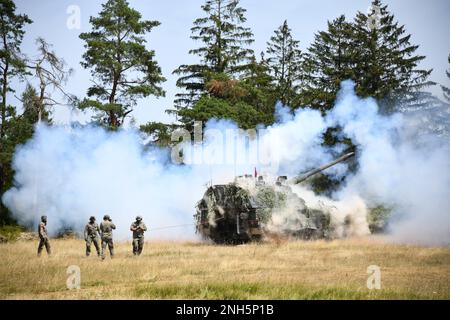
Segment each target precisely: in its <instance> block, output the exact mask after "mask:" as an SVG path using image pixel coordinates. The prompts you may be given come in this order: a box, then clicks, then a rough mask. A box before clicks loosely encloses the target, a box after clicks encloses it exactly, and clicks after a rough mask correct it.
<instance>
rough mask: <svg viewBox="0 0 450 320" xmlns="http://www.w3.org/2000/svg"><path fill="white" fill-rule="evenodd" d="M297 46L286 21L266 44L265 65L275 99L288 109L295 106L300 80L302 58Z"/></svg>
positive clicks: (297, 42)
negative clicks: (273, 88) (270, 78)
mask: <svg viewBox="0 0 450 320" xmlns="http://www.w3.org/2000/svg"><path fill="white" fill-rule="evenodd" d="M299 44H300V42H299V41H297V40H294V39H293V37H292V33H291V29H290V28H289V26H288V24H287V21H284V23H283V25H282V26H280V27H279V28H278V29H277V30H275V35H274V36H272V37H271V38H270V41H269V42H268V43H267V50H266V54H267V58H266V60H265V63H266V64H267V66H268V70H269V74H270V76H271V77H272V84H273V85H274V87H275V98H276V100H278V101H280V102H281V103H282V104H283V105H286V106H290V107H296V106H297V105H296V104H297V102H298V101H296V98H297V95H298V93H299V89H300V85H301V80H302V71H303V70H302V59H303V56H302V52H301V50H300V49H299Z"/></svg>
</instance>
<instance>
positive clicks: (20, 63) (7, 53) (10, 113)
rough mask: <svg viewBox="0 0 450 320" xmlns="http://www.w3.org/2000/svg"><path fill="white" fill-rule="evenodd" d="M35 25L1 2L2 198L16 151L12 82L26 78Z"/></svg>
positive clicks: (3, 216)
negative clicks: (27, 46)
mask: <svg viewBox="0 0 450 320" xmlns="http://www.w3.org/2000/svg"><path fill="white" fill-rule="evenodd" d="M30 23H32V21H31V19H30V18H28V16H27V15H24V14H17V13H16V5H15V4H14V1H11V0H0V42H1V47H0V87H1V89H0V90H1V102H0V146H1V147H0V198H1V197H2V196H3V192H4V191H5V190H6V188H7V186H8V185H7V183H8V181H11V179H12V169H11V159H12V153H13V150H14V148H15V143H14V141H15V140H14V136H13V135H12V132H11V130H13V129H14V128H15V126H14V121H13V120H14V117H15V109H14V107H12V106H10V105H8V102H7V94H8V93H9V92H14V90H13V89H12V88H11V87H10V81H11V79H12V78H14V77H22V76H24V75H25V74H26V65H25V59H24V57H23V55H22V53H21V51H20V45H21V43H22V40H23V36H24V34H25V30H24V27H25V26H26V25H27V24H30ZM7 220H8V216H7V209H6V208H5V207H3V204H2V203H1V201H0V222H2V223H3V222H5V221H7Z"/></svg>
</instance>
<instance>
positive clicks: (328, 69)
mask: <svg viewBox="0 0 450 320" xmlns="http://www.w3.org/2000/svg"><path fill="white" fill-rule="evenodd" d="M353 55H354V48H353V45H352V26H351V24H350V23H349V22H347V21H346V18H345V16H344V15H341V16H339V17H338V18H336V19H335V20H333V21H328V28H327V30H326V31H320V32H318V33H317V34H315V37H314V42H313V43H312V44H311V46H310V47H309V48H308V52H307V53H306V54H305V61H304V64H303V72H304V79H305V88H304V89H303V90H302V92H301V100H302V104H303V105H309V106H311V107H313V108H316V109H320V110H322V111H323V112H324V111H326V110H329V109H331V108H332V106H333V103H334V101H335V99H336V94H337V92H338V91H339V88H340V84H341V81H343V80H346V79H354V77H355V75H354V64H353V62H352V59H353Z"/></svg>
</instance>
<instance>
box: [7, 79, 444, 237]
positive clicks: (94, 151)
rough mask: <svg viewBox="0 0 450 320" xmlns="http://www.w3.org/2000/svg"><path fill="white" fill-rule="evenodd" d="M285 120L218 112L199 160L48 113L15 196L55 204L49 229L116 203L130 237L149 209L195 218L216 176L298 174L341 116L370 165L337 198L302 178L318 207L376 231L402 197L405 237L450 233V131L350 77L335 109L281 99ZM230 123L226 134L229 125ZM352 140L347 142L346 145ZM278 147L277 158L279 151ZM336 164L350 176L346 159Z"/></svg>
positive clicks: (169, 220) (25, 157)
mask: <svg viewBox="0 0 450 320" xmlns="http://www.w3.org/2000/svg"><path fill="white" fill-rule="evenodd" d="M277 113H278V118H279V119H280V120H279V122H278V123H276V124H274V125H272V126H270V127H268V128H265V129H264V130H260V131H259V139H257V140H254V139H253V140H252V138H248V137H249V136H252V133H250V134H249V133H248V132H239V131H238V130H237V126H236V125H235V124H233V123H231V122H230V121H214V120H213V121H210V122H209V123H208V124H207V125H206V130H207V131H206V132H205V137H206V139H207V140H206V141H205V143H204V145H203V147H198V146H197V147H195V148H189V146H190V144H189V143H188V144H185V145H184V147H185V149H184V151H185V152H184V154H185V156H186V160H187V163H192V164H191V165H182V166H180V165H175V164H173V163H171V161H170V159H169V155H170V152H168V151H167V150H161V149H150V150H149V149H145V148H144V147H143V144H142V141H141V139H140V137H139V135H138V133H136V132H135V131H133V130H121V131H118V132H106V131H104V130H103V129H101V128H94V127H82V128H65V127H57V126H53V127H47V126H45V125H39V126H38V127H37V128H36V133H35V135H34V137H33V138H32V139H31V140H30V141H28V142H27V143H26V144H25V145H23V146H21V147H19V148H18V149H17V152H16V155H15V158H14V169H15V171H16V176H15V185H16V187H14V188H12V189H11V190H9V191H8V192H7V193H6V194H5V195H4V197H3V199H2V200H3V202H4V203H5V205H6V206H8V208H9V209H10V210H11V211H12V212H13V214H14V217H15V218H17V219H18V220H19V222H21V223H24V224H28V225H30V224H32V225H36V224H37V222H38V219H39V216H40V215H41V214H46V215H48V218H49V229H50V231H53V232H55V231H56V230H57V229H59V228H61V227H62V226H67V227H72V228H75V229H77V230H82V228H83V225H84V224H85V223H86V222H87V219H88V217H89V216H91V215H95V216H96V217H97V220H100V218H101V217H102V216H103V215H104V214H109V215H111V217H112V219H113V221H114V222H115V223H116V224H117V226H118V230H117V235H118V236H119V237H120V238H122V239H125V238H128V237H129V236H130V234H129V230H128V228H129V226H130V224H131V222H132V221H133V220H134V217H135V216H136V215H138V214H140V215H142V216H143V217H144V221H145V222H146V224H147V226H148V227H149V228H152V227H153V228H159V227H165V226H172V225H183V224H193V217H192V215H193V214H194V213H195V205H196V203H197V201H198V200H200V199H201V197H202V195H203V192H204V191H205V189H206V188H205V185H206V183H208V182H212V183H214V184H216V183H228V182H232V181H233V179H234V177H235V175H239V174H244V173H248V174H252V173H253V170H254V168H255V167H256V168H257V169H258V172H259V173H267V174H270V175H275V174H284V175H290V176H292V175H295V174H297V173H299V172H302V171H305V170H307V169H311V168H312V167H314V166H318V165H321V164H324V163H326V162H328V161H330V160H331V159H332V158H333V156H332V155H331V152H330V151H331V150H329V149H326V148H325V147H323V146H322V145H321V141H322V135H323V134H324V132H325V130H326V128H327V127H328V126H336V125H339V126H341V127H342V133H343V134H345V135H347V136H348V137H350V138H351V139H352V141H353V142H354V143H355V144H356V145H357V148H358V152H357V157H358V164H359V168H358V171H357V172H356V173H355V174H353V175H351V176H349V177H348V178H347V183H346V185H345V186H343V187H342V189H341V190H339V191H338V192H337V193H336V194H334V195H333V199H326V198H323V197H317V196H315V195H314V194H312V192H310V191H308V190H305V189H304V188H301V187H296V188H294V191H295V192H297V194H299V195H300V196H301V197H302V198H304V199H305V200H306V203H307V204H308V205H309V206H311V207H318V206H320V203H326V204H328V205H332V206H334V207H335V208H336V210H335V211H336V212H335V213H334V214H333V219H334V221H335V223H336V224H337V225H342V223H343V222H344V219H345V218H346V217H351V219H352V222H353V226H354V230H340V231H339V228H338V230H337V232H338V233H339V235H341V236H345V235H349V234H350V235H353V234H356V235H360V234H366V233H368V229H367V221H365V216H366V213H367V207H368V206H372V205H378V204H382V205H386V206H389V207H392V208H394V215H393V220H392V221H391V225H390V226H391V228H390V232H391V234H392V235H393V237H394V239H397V240H399V241H404V242H417V243H425V244H449V243H450V172H449V168H450V147H449V142H448V141H442V140H440V139H439V138H437V137H430V136H421V138H420V139H418V138H417V135H416V134H415V133H416V132H417V128H414V127H411V126H410V125H409V123H410V122H409V121H405V119H404V117H403V116H402V115H400V114H396V115H392V116H382V115H380V114H379V112H378V106H377V104H376V102H375V101H374V100H372V99H365V100H363V99H360V98H358V97H356V95H355V94H354V90H353V84H352V83H351V82H344V83H343V85H342V90H341V92H340V94H339V97H338V100H337V102H336V105H335V107H334V109H333V110H332V111H331V112H329V114H328V115H327V116H326V117H325V118H324V117H322V116H321V114H320V112H318V111H315V110H310V109H307V108H306V109H299V110H297V111H296V112H295V114H293V115H292V114H290V113H289V112H287V109H286V108H283V107H279V108H278V110H277ZM223 133H225V134H223ZM342 148H343V146H337V147H335V149H334V150H333V151H334V154H336V152H339V151H341V150H342ZM268 159H269V160H268ZM327 172H329V173H332V174H335V175H338V176H341V175H343V174H345V173H347V170H346V165H345V164H341V165H338V166H336V167H333V168H330V169H329V170H328V171H327ZM194 230H195V227H194V225H191V226H184V227H180V228H173V229H163V230H159V231H157V230H155V231H154V232H149V236H150V237H155V238H171V239H173V238H183V239H186V238H187V239H193V238H195V237H196V236H195V233H194Z"/></svg>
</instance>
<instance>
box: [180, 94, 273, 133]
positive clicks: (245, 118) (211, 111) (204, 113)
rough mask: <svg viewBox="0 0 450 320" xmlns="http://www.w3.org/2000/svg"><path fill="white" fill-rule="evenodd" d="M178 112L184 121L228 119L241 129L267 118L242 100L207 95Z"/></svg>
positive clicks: (264, 120) (251, 126)
mask: <svg viewBox="0 0 450 320" xmlns="http://www.w3.org/2000/svg"><path fill="white" fill-rule="evenodd" d="M179 114H180V116H182V117H183V118H184V119H186V122H193V121H202V122H204V123H206V122H207V121H208V120H210V119H229V120H232V121H234V122H235V123H236V124H237V125H238V126H239V127H240V128H242V129H250V128H255V126H256V125H258V124H260V123H264V122H266V121H267V120H268V119H267V116H266V115H264V114H262V113H260V112H258V111H257V110H255V108H253V106H251V105H249V104H247V103H245V102H243V101H237V102H230V101H228V100H224V99H219V98H215V97H208V96H204V97H202V98H200V100H199V101H198V102H197V103H196V104H195V105H194V106H193V107H192V108H186V109H181V110H180V111H179Z"/></svg>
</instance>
